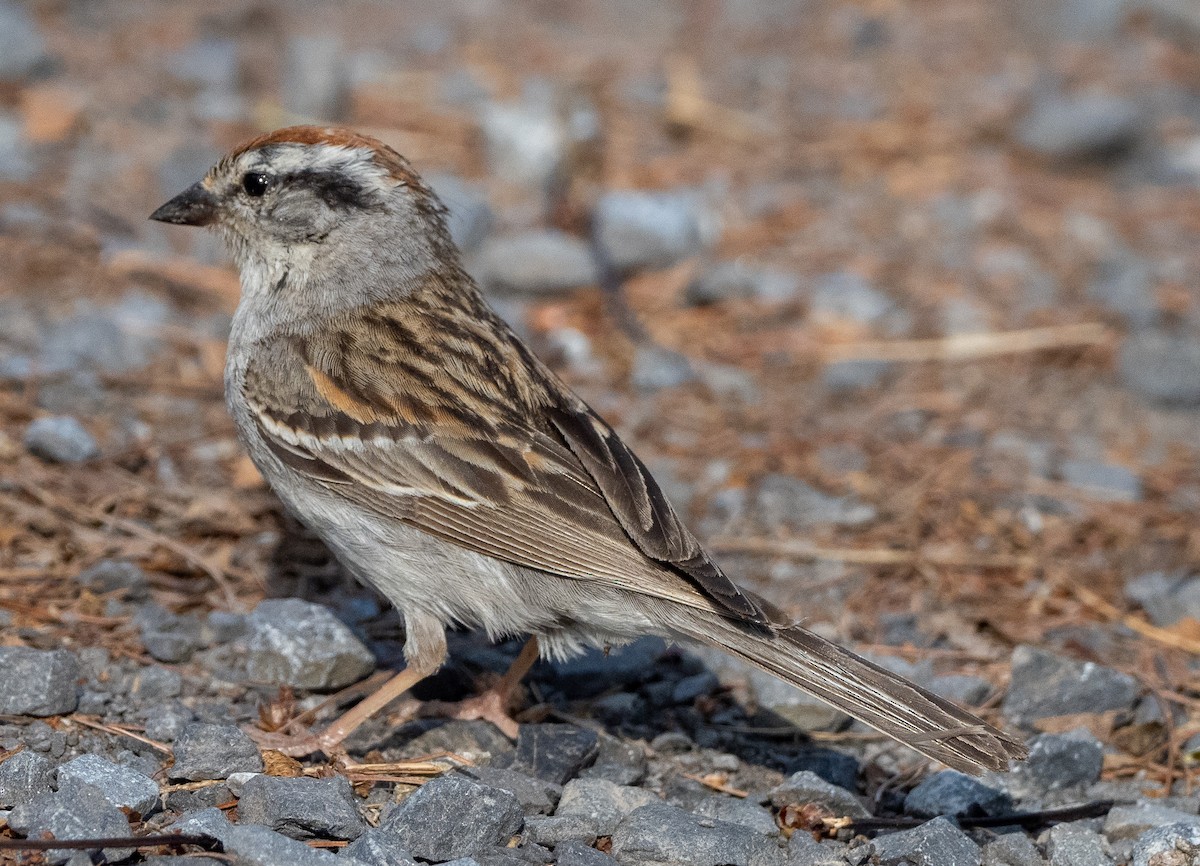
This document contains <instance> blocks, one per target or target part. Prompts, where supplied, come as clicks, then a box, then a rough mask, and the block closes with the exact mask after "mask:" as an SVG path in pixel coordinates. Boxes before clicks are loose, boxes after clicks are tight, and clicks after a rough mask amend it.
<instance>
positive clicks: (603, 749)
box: [579, 734, 646, 785]
mask: <svg viewBox="0 0 1200 866" xmlns="http://www.w3.org/2000/svg"><path fill="white" fill-rule="evenodd" d="M579 777H580V778H582V779H605V780H607V781H609V782H612V783H613V784H614V785H636V784H637V783H638V782H640V781H642V779H644V778H645V777H646V752H645V750H644V749H643V748H642V747H641V746H640V745H639V744H637V743H631V742H627V741H625V740H619V739H617V738H616V737H610V736H608V735H607V734H601V735H600V747H599V751H598V752H597V754H596V761H595V763H594V764H592V765H591V766H590V767H586V768H585V769H584V770H582V771H581V772H580V774H579Z"/></svg>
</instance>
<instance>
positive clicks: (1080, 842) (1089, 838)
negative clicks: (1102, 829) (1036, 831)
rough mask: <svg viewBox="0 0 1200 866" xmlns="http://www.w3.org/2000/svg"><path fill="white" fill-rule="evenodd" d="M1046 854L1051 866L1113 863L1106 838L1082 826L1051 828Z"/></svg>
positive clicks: (1086, 865)
mask: <svg viewBox="0 0 1200 866" xmlns="http://www.w3.org/2000/svg"><path fill="white" fill-rule="evenodd" d="M1046 853H1047V854H1048V855H1049V857H1050V866H1106V864H1109V863H1112V862H1113V861H1112V857H1110V856H1109V848H1108V843H1107V842H1106V841H1104V837H1103V836H1101V835H1100V834H1099V833H1097V832H1096V831H1095V830H1091V829H1089V828H1087V827H1085V826H1083V825H1082V824H1059V825H1057V826H1055V827H1051V828H1050V840H1049V842H1047V843H1046Z"/></svg>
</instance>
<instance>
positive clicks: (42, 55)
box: [0, 0, 48, 82]
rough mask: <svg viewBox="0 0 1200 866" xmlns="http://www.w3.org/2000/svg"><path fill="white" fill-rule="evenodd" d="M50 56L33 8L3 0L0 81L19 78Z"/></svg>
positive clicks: (32, 70)
mask: <svg viewBox="0 0 1200 866" xmlns="http://www.w3.org/2000/svg"><path fill="white" fill-rule="evenodd" d="M47 59H48V58H47V55H46V42H45V40H44V39H42V34H41V33H39V32H38V27H37V22H36V21H35V20H34V19H33V15H32V14H31V13H30V10H29V9H28V8H26V7H25V5H24V4H22V3H15V2H12V0H4V2H0V81H6V82H8V81H18V80H20V79H22V78H24V77H25V76H27V75H29V74H30V73H32V72H34V71H36V70H37V68H38V66H40V65H41V64H43V63H45V62H46V60H47Z"/></svg>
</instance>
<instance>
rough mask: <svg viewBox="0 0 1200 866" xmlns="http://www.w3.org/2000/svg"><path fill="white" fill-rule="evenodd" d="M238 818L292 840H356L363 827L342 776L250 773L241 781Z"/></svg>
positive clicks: (356, 803) (361, 819)
mask: <svg viewBox="0 0 1200 866" xmlns="http://www.w3.org/2000/svg"><path fill="white" fill-rule="evenodd" d="M239 797H240V799H239V800H238V818H239V820H240V821H244V822H248V823H252V824H263V825H265V826H267V827H270V828H271V829H272V830H275V831H277V832H279V833H282V834H283V835H285V836H290V837H292V838H293V839H313V838H318V839H357V838H358V837H359V836H361V835H362V834H363V832H364V831H365V830H366V829H367V824H366V822H365V821H364V820H363V818H362V815H360V814H359V812H358V801H357V799H356V798H355V796H354V792H353V791H352V790H351V789H350V783H349V782H348V781H347V780H346V777H345V776H332V777H330V778H328V779H309V778H305V777H298V778H281V777H277V776H266V775H261V774H260V775H254V776H251V777H250V778H249V779H246V780H245V782H243V784H242V791H241V794H240V795H239Z"/></svg>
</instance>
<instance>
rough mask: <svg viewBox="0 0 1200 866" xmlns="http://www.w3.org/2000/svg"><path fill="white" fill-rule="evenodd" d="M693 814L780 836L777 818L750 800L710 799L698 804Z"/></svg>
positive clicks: (733, 798)
mask: <svg viewBox="0 0 1200 866" xmlns="http://www.w3.org/2000/svg"><path fill="white" fill-rule="evenodd" d="M692 812H694V813H695V814H697V815H700V816H702V817H705V818H714V819H715V820H717V821H724V822H725V823H726V824H737V825H738V826H739V827H748V828H749V829H751V830H753V831H754V832H755V833H761V834H763V835H764V836H778V835H779V825H777V824H776V823H775V818H774V817H773V816H772V815H771V813H770V812H768V811H767V810H766V809H764V808H763V807H762V806H760V805H758V804H757V803H752V802H750V800H748V799H745V800H742V799H738V798H737V797H722V796H715V797H708V798H706V799H704V800H701V801H700V802H699V803H697V804H696V805H695V807H694V808H693V809H692Z"/></svg>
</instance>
